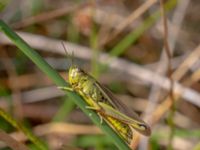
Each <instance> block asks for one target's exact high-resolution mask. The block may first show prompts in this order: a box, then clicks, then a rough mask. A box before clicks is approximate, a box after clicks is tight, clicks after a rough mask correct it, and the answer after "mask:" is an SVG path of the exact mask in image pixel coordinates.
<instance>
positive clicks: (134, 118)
mask: <svg viewBox="0 0 200 150" xmlns="http://www.w3.org/2000/svg"><path fill="white" fill-rule="evenodd" d="M96 86H98V88H99V89H100V90H101V92H102V94H103V95H104V96H105V98H106V99H107V100H108V102H109V104H110V105H108V104H106V103H103V102H99V105H100V106H101V107H102V108H103V109H104V110H105V114H106V115H108V116H110V117H113V118H115V119H118V120H119V121H121V122H123V123H126V124H128V125H130V126H131V127H133V128H134V129H135V130H137V131H138V132H140V133H142V134H143V135H146V136H149V135H150V134H151V129H150V127H149V126H148V125H147V124H146V123H145V122H144V121H143V120H142V119H140V118H139V116H138V115H137V114H136V113H135V112H134V111H132V110H131V109H129V108H128V107H126V106H125V105H124V103H122V102H121V101H120V100H119V99H117V98H116V97H115V96H114V95H113V93H112V92H111V91H110V90H109V89H107V88H106V87H104V86H103V85H100V84H99V83H96Z"/></svg>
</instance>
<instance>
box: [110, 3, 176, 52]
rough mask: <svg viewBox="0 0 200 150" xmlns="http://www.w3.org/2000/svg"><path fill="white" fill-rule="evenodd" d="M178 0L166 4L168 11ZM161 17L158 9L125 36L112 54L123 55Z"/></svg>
mask: <svg viewBox="0 0 200 150" xmlns="http://www.w3.org/2000/svg"><path fill="white" fill-rule="evenodd" d="M176 3H177V1H176V0H169V1H168V2H167V3H166V4H165V9H166V11H169V10H171V9H172V8H174V7H175V6H176ZM159 17H160V10H157V11H156V12H155V13H153V14H152V15H151V16H149V17H148V18H147V19H146V20H145V21H144V22H143V23H142V25H140V26H139V27H138V28H137V29H135V30H134V31H132V32H131V33H129V34H128V35H127V36H126V37H125V38H123V39H122V40H121V41H120V42H119V43H118V44H117V45H116V46H115V47H114V48H113V49H112V50H111V52H110V54H111V55H112V56H119V55H121V54H122V53H123V52H124V51H125V50H126V49H127V48H128V47H129V46H130V45H131V44H133V43H135V42H136V41H137V40H138V38H139V37H140V36H141V35H142V34H143V33H144V32H145V31H146V30H148V29H149V28H150V27H151V26H152V25H153V24H154V23H155V22H156V20H158V18H159Z"/></svg>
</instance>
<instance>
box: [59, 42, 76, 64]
mask: <svg viewBox="0 0 200 150" xmlns="http://www.w3.org/2000/svg"><path fill="white" fill-rule="evenodd" d="M61 44H62V46H63V48H64V50H65V53H66V56H68V57H70V59H71V66H73V64H74V60H73V59H74V52H72V55H69V53H68V52H67V49H66V47H65V44H64V42H61Z"/></svg>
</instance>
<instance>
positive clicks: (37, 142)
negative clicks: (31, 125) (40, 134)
mask: <svg viewBox="0 0 200 150" xmlns="http://www.w3.org/2000/svg"><path fill="white" fill-rule="evenodd" d="M0 116H1V117H2V118H4V119H5V120H6V121H7V122H9V123H10V124H11V125H12V126H13V127H15V128H17V129H18V130H20V131H22V132H23V133H24V134H25V135H26V136H27V137H28V138H29V139H30V141H31V142H33V143H34V144H35V145H36V146H37V147H38V149H40V150H47V147H46V145H45V144H44V143H43V142H42V141H40V139H38V138H37V137H35V136H34V135H33V133H32V132H31V131H29V130H28V128H26V127H25V126H23V125H22V124H20V123H18V122H17V121H15V119H13V118H12V117H11V116H10V115H9V114H7V113H6V112H5V111H4V110H3V109H1V108H0Z"/></svg>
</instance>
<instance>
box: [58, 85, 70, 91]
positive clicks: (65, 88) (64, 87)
mask: <svg viewBox="0 0 200 150" xmlns="http://www.w3.org/2000/svg"><path fill="white" fill-rule="evenodd" d="M58 89H61V90H63V91H70V92H73V91H74V89H73V88H71V87H67V86H58Z"/></svg>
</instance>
